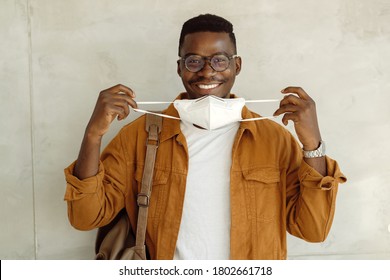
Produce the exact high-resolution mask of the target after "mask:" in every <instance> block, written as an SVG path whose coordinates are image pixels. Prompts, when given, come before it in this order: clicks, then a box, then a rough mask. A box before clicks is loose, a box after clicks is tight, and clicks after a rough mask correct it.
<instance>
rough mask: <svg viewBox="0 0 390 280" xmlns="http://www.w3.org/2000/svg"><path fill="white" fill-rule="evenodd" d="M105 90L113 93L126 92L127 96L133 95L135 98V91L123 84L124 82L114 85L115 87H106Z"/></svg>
mask: <svg viewBox="0 0 390 280" xmlns="http://www.w3.org/2000/svg"><path fill="white" fill-rule="evenodd" d="M105 91H108V92H111V93H120V94H121V93H122V94H126V95H127V96H129V97H131V98H135V97H136V96H135V92H134V91H133V90H132V89H131V88H129V87H127V86H125V85H122V84H117V85H116V86H113V87H110V88H108V89H106V90H105Z"/></svg>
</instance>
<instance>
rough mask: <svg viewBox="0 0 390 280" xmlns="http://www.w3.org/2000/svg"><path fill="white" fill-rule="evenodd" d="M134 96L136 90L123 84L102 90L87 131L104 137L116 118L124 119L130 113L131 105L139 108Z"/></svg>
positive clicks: (90, 134) (95, 135)
mask: <svg viewBox="0 0 390 280" xmlns="http://www.w3.org/2000/svg"><path fill="white" fill-rule="evenodd" d="M133 98H135V94H134V92H133V91H132V90H131V89H130V88H128V87H126V86H124V85H121V84H119V85H116V86H113V87H111V88H108V89H105V90H103V91H101V92H100V94H99V98H98V100H97V102H96V106H95V109H94V111H93V113H92V116H91V119H90V121H89V123H88V126H87V129H86V133H87V134H89V136H92V137H102V136H103V135H104V134H105V133H106V132H107V131H108V129H109V127H110V125H111V123H112V122H113V120H114V119H115V118H117V119H118V120H123V119H125V118H126V117H127V116H128V115H129V113H130V108H129V106H131V107H133V108H137V103H136V102H135V101H134V99H133Z"/></svg>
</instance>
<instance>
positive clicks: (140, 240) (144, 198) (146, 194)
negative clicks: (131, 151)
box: [135, 114, 162, 259]
mask: <svg viewBox="0 0 390 280" xmlns="http://www.w3.org/2000/svg"><path fill="white" fill-rule="evenodd" d="M161 127H162V117H160V116H157V115H151V114H146V122H145V129H146V131H147V132H148V134H149V135H148V138H147V139H146V157H145V165H144V173H143V176H142V183H141V191H140V193H139V194H138V197H137V204H138V221H137V233H136V243H135V246H136V250H140V252H142V251H143V252H145V250H144V248H145V235H146V225H147V220H148V209H149V201H150V195H151V192H152V184H153V171H154V163H155V161H156V154H157V149H158V146H159V138H158V136H159V133H160V132H161ZM144 259H146V256H145V257H144Z"/></svg>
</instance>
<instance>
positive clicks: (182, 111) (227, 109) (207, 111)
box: [173, 95, 245, 130]
mask: <svg viewBox="0 0 390 280" xmlns="http://www.w3.org/2000/svg"><path fill="white" fill-rule="evenodd" d="M173 104H174V106H175V108H176V110H177V111H178V112H179V115H180V119H181V120H182V121H186V122H189V123H193V124H195V125H197V126H200V127H202V128H205V129H207V130H213V129H217V128H220V127H223V126H225V125H229V124H231V123H235V122H238V121H239V120H241V119H242V118H241V111H242V107H244V105H245V99H243V98H232V99H224V98H220V97H216V96H213V95H208V96H204V97H201V98H198V99H183V100H175V101H174V102H173Z"/></svg>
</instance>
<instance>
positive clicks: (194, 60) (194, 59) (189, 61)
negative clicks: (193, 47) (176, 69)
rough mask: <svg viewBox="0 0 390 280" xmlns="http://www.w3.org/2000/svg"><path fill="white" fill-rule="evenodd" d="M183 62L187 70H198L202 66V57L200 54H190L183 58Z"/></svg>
mask: <svg viewBox="0 0 390 280" xmlns="http://www.w3.org/2000/svg"><path fill="white" fill-rule="evenodd" d="M184 63H185V66H186V68H187V69H188V71H191V72H198V71H199V70H200V69H202V68H203V66H204V59H203V57H201V56H200V55H190V56H188V57H187V58H186V59H185V61H184Z"/></svg>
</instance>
